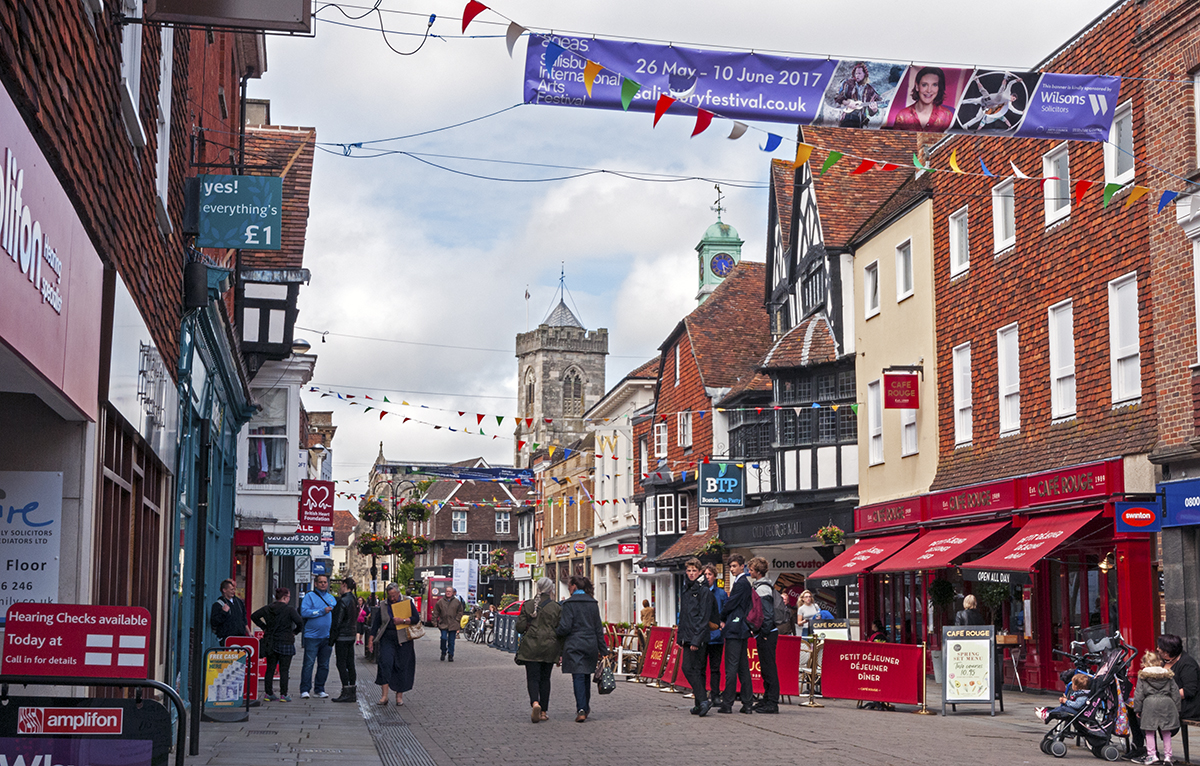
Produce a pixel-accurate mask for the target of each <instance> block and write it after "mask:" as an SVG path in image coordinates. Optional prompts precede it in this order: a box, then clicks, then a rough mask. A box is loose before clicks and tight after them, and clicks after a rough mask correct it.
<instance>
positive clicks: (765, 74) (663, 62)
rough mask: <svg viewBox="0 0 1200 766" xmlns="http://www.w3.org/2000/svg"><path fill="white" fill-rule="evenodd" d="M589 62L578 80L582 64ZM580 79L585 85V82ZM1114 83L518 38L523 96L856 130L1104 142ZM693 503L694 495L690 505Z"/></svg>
mask: <svg viewBox="0 0 1200 766" xmlns="http://www.w3.org/2000/svg"><path fill="white" fill-rule="evenodd" d="M589 61H590V62H595V63H596V64H599V65H600V67H601V68H600V70H599V72H598V73H597V74H595V76H594V79H593V80H592V81H591V82H590V83H589V82H588V81H587V80H588V78H587V77H585V74H584V70H585V68H586V67H587V66H588V62H589ZM589 86H590V87H589ZM1120 86H1121V81H1120V78H1118V77H1110V76H1105V75H1076V74H1057V73H1048V72H1046V73H1044V72H1014V71H1007V70H996V69H974V68H951V67H940V66H920V65H911V64H909V63H907V62H905V63H900V62H888V61H866V60H856V59H846V60H840V61H839V60H838V59H830V58H798V57H790V56H780V55H772V54H765V53H755V52H746V51H729V50H701V49H696V48H685V47H682V46H677V45H658V44H653V43H640V42H630V41H624V40H603V39H597V38H592V37H573V36H569V35H553V36H546V35H530V38H529V49H528V52H527V53H526V57H525V103H527V104H551V105H558V106H577V107H591V108H595V109H628V111H631V112H654V111H655V108H656V106H657V104H658V101H659V97H660V96H668V97H669V98H672V99H675V100H676V101H681V102H683V103H685V104H687V105H688V106H687V107H682V106H680V107H676V109H677V113H678V114H680V115H686V116H688V117H693V118H694V117H695V115H696V110H697V109H704V110H706V111H708V112H710V113H712V114H713V115H715V116H716V117H719V118H724V119H729V120H756V121H766V122H783V123H788V124H793V125H796V124H798V125H828V126H835V127H842V128H857V129H863V130H879V129H886V130H907V131H920V132H927V133H964V134H972V135H974V134H984V135H1013V136H1020V137H1025V138H1056V139H1072V140H1080V141H1105V140H1107V139H1108V135H1109V130H1110V129H1111V127H1112V120H1113V114H1114V112H1115V111H1116V107H1117V103H1118V96H1119V93H1120ZM700 504H701V505H705V504H706V503H704V502H703V501H701V503H700Z"/></svg>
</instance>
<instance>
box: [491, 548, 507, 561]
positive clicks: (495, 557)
mask: <svg viewBox="0 0 1200 766" xmlns="http://www.w3.org/2000/svg"><path fill="white" fill-rule="evenodd" d="M491 556H492V561H495V562H496V563H497V564H503V563H505V562H506V561H507V560H508V550H507V549H505V548H493V549H492V553H491Z"/></svg>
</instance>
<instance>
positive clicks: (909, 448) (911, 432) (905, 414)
mask: <svg viewBox="0 0 1200 766" xmlns="http://www.w3.org/2000/svg"><path fill="white" fill-rule="evenodd" d="M917 449H918V445H917V411H916V410H912V409H906V410H900V456H901V457H908V456H909V455H915V454H917Z"/></svg>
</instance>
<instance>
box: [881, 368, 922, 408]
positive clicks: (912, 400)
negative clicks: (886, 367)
mask: <svg viewBox="0 0 1200 766" xmlns="http://www.w3.org/2000/svg"><path fill="white" fill-rule="evenodd" d="M883 408H884V409H885V410H917V409H920V408H921V381H920V380H919V378H918V376H917V374H916V373H912V372H905V373H898V372H885V373H884V374H883Z"/></svg>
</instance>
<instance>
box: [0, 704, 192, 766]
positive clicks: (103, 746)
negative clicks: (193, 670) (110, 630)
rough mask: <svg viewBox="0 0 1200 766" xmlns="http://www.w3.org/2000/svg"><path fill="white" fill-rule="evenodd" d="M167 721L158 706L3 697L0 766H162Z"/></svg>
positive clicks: (165, 755) (168, 732)
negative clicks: (4, 698)
mask: <svg viewBox="0 0 1200 766" xmlns="http://www.w3.org/2000/svg"><path fill="white" fill-rule="evenodd" d="M172 734H173V731H172V728H171V717H170V715H169V714H168V713H167V710H166V708H164V707H163V706H162V705H161V704H159V703H158V702H155V701H153V700H148V699H146V700H142V702H141V703H140V704H139V703H138V702H136V701H134V700H132V699H130V700H124V699H87V698H71V697H8V698H7V699H6V704H5V705H2V706H0V764H9V766H17V764H22V763H23V764H25V766H35V765H36V766H59V764H61V765H62V766H165V764H166V763H167V760H168V757H169V754H170V749H171V740H172Z"/></svg>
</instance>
